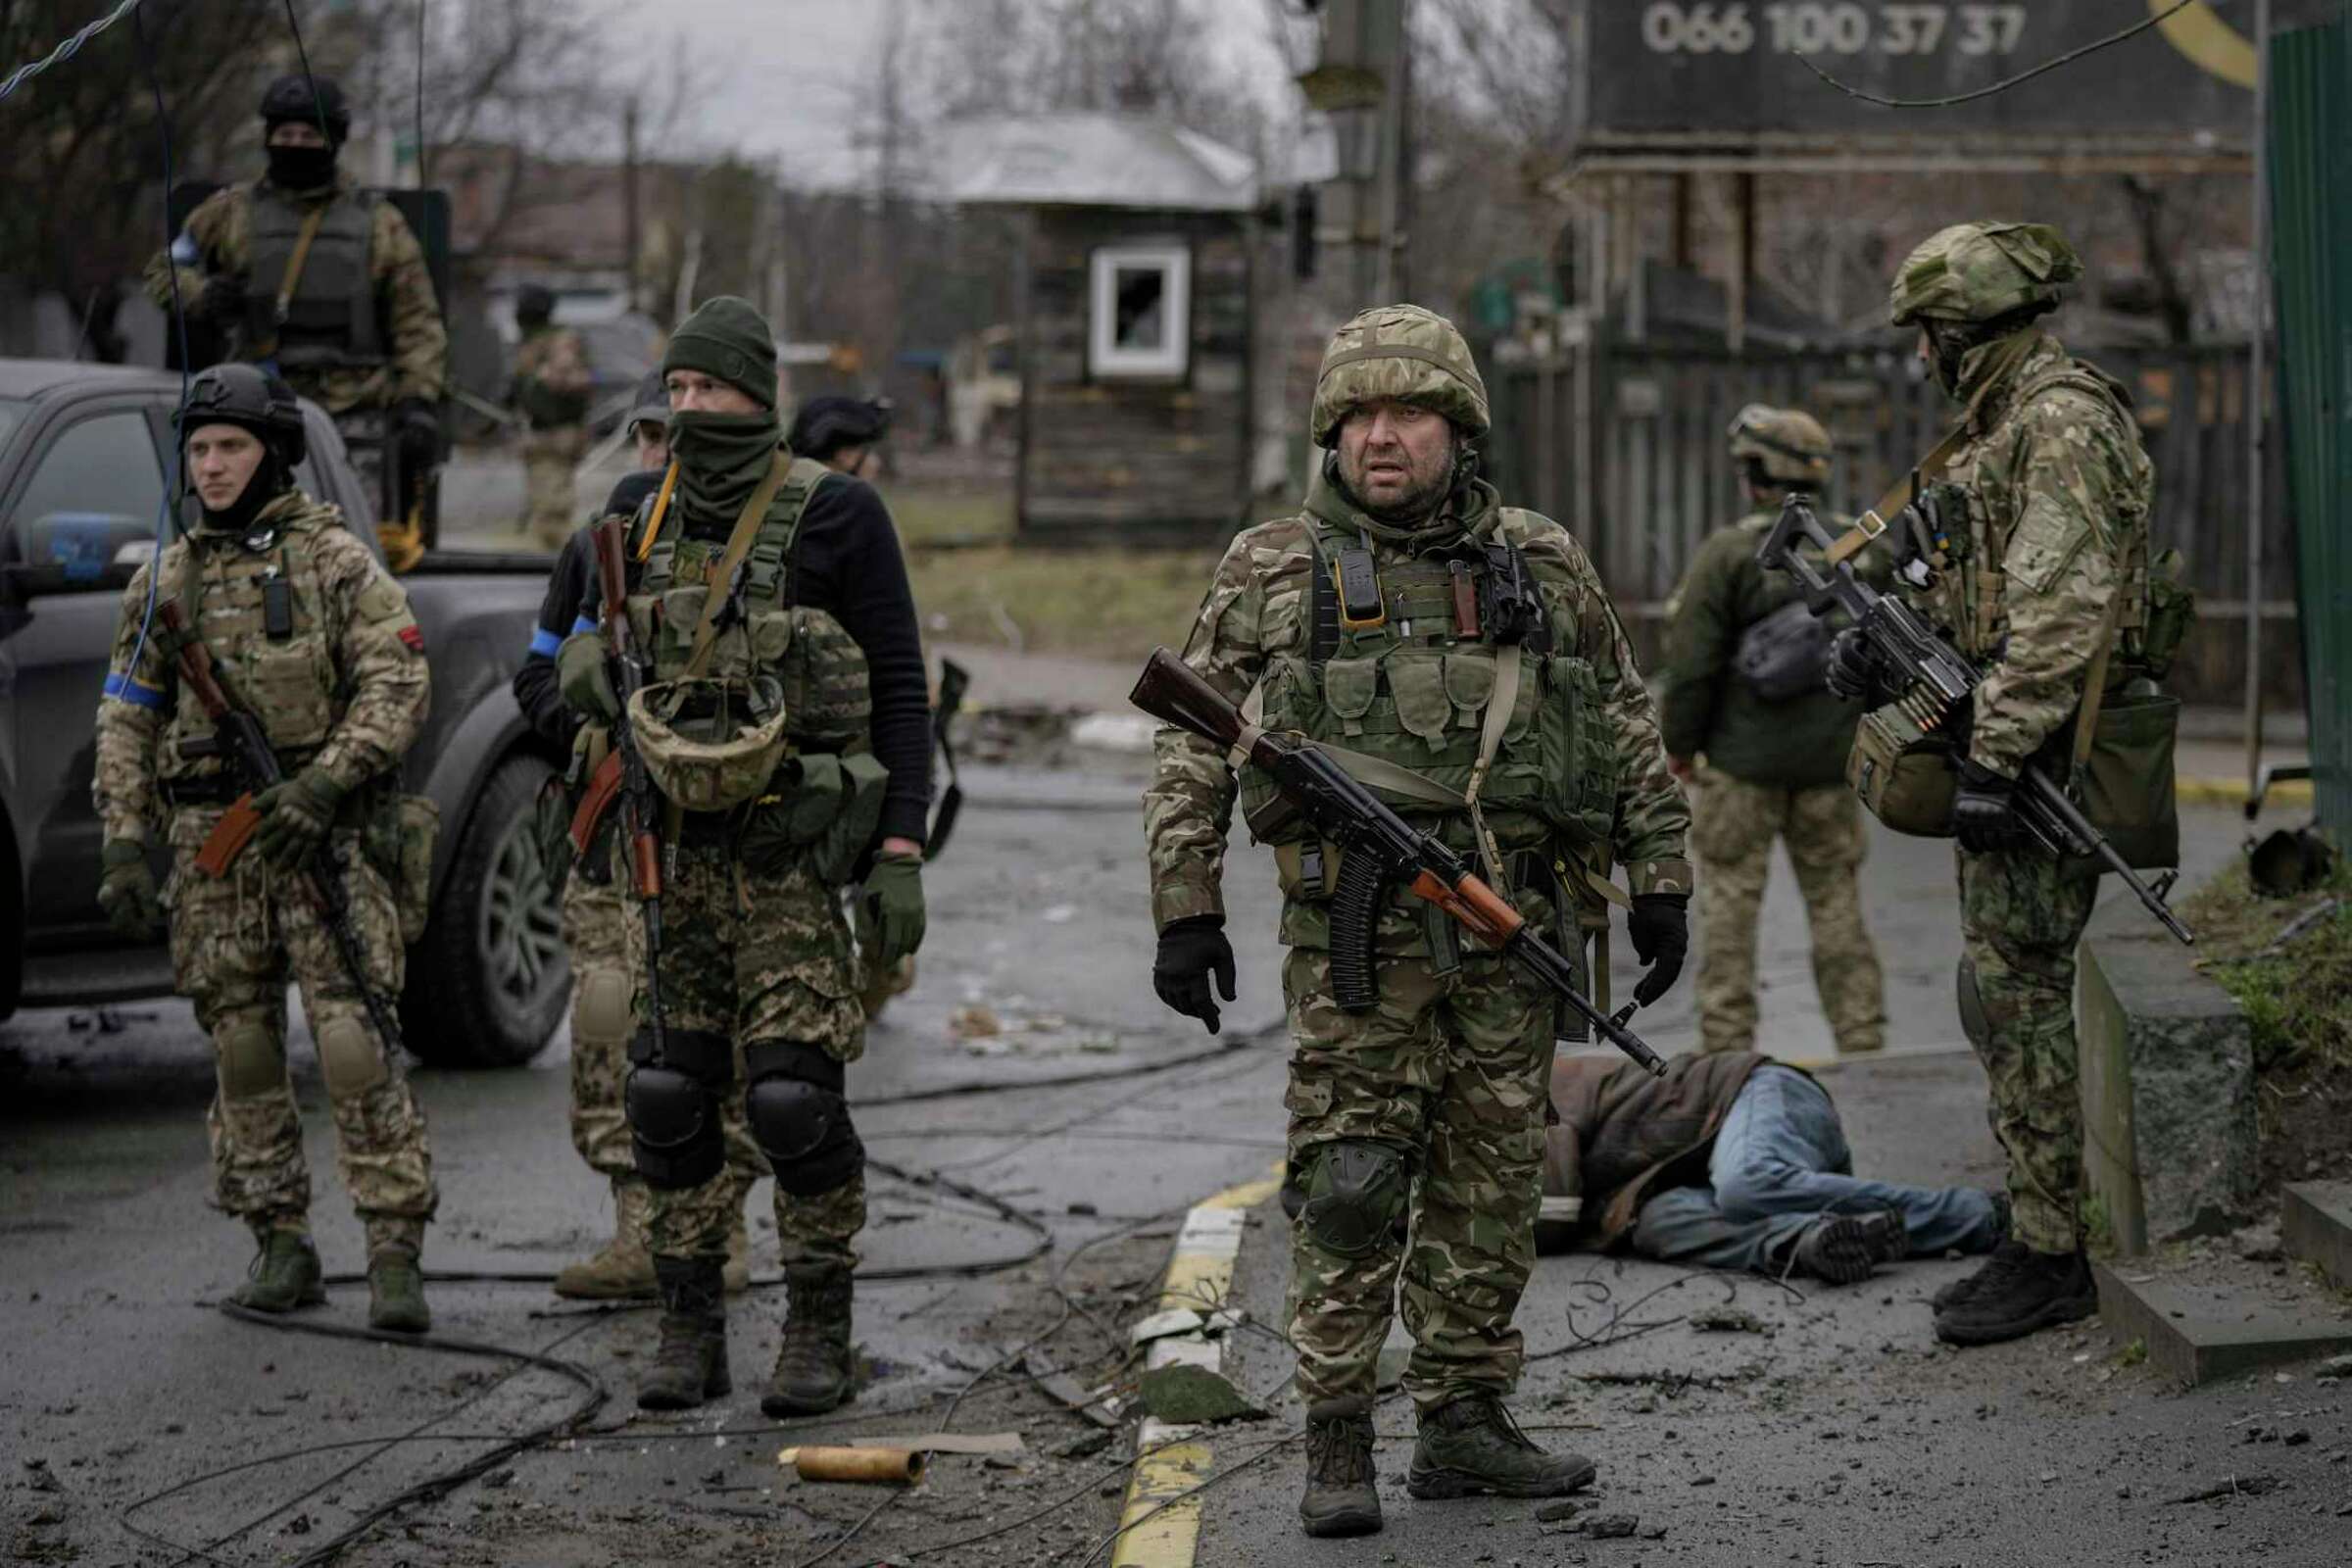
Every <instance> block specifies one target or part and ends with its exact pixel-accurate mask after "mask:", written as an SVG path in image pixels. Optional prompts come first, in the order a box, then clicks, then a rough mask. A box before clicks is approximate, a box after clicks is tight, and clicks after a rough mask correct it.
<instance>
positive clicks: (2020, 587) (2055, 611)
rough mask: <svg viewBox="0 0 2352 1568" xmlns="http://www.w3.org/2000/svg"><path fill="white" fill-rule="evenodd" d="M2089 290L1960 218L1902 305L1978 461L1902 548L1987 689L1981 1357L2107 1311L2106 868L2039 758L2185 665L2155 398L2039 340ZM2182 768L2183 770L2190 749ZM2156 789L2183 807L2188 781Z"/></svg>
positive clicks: (1958, 1305)
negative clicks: (2095, 1235)
mask: <svg viewBox="0 0 2352 1568" xmlns="http://www.w3.org/2000/svg"><path fill="white" fill-rule="evenodd" d="M2081 276H2082V262H2081V261H2080V260H2079V259H2077V257H2076V255H2075V252H2074V248H2073V247H2072V246H2070V245H2068V244H2067V242H2066V240H2065V238H2064V237H2063V236H2061V235H2060V234H2059V233H2058V231H2057V230H2056V229H2053V228H2050V227H2048V226H2047V225H2044V224H2040V223H1960V224H1955V225H1954V226H1952V227H1950V228H1946V229H1943V230H1942V231H1940V232H1939V233H1937V234H1936V235H1935V236H1933V237H1932V238H1930V239H1929V240H1928V241H1927V242H1926V243H1924V244H1922V245H1921V246H1920V247H1919V249H1917V250H1916V251H1913V252H1912V253H1911V255H1910V256H1909V257H1908V258H1907V259H1906V260H1905V261H1904V263H1903V266H1902V269H1901V270H1900V271H1899V272H1898V273H1897V274H1896V276H1895V280H1894V286H1893V289H1892V290H1891V295H1890V298H1889V301H1888V305H1889V310H1888V314H1889V316H1890V318H1891V319H1892V320H1893V323H1894V324H1895V325H1896V326H1916V327H1918V328H1919V329H1920V357H1921V358H1922V359H1923V360H1925V361H1927V362H1928V364H1929V366H1930V367H1931V368H1932V369H1933V370H1934V372H1935V376H1936V383H1937V384H1938V385H1940V386H1941V387H1942V388H1943V390H1944V392H1945V394H1946V395H1947V396H1948V397H1950V398H1951V399H1952V400H1953V402H1954V403H1956V404H1958V405H1959V406H1960V408H1961V409H1962V411H1963V412H1962V416H1961V423H1960V426H1959V430H1958V433H1957V435H1958V439H1957V444H1956V445H1953V446H1951V447H1950V448H1949V450H1948V452H1947V451H1946V450H1945V449H1941V448H1939V449H1938V453H1937V457H1939V458H1940V459H1941V461H1940V462H1938V461H1936V458H1931V459H1930V460H1929V462H1928V463H1927V464H1926V465H1925V466H1926V469H1927V472H1926V473H1925V475H1924V477H1925V478H1926V479H1928V480H1929V481H1931V483H1930V485H1929V487H1928V488H1927V489H1926V490H1925V492H1924V493H1923V495H1922V497H1921V499H1920V500H1919V501H1918V502H1916V503H1914V504H1913V506H1912V507H1911V508H1909V509H1907V510H1906V511H1905V512H1904V513H1903V514H1902V515H1899V516H1898V517H1897V518H1896V519H1895V522H1894V525H1893V526H1892V527H1891V528H1890V529H1889V532H1890V533H1891V534H1893V535H1894V536H1895V537H1896V538H1899V539H1902V540H1904V541H1906V546H1907V547H1906V549H1905V551H1904V553H1903V559H1902V561H1901V563H1900V564H1901V567H1902V577H1903V580H1904V581H1905V582H1906V583H1907V584H1909V585H1910V586H1911V587H1912V588H1913V589H1914V590H1915V591H1914V592H1913V594H1912V596H1911V597H1912V602H1913V604H1914V605H1915V607H1916V608H1917V609H1918V611H1919V613H1920V614H1921V615H1922V616H1923V617H1924V618H1925V619H1926V620H1927V621H1928V622H1929V623H1930V624H1931V625H1933V626H1935V627H1936V628H1937V629H1938V630H1939V631H1940V632H1941V633H1942V634H1943V635H1944V636H1945V637H1947V638H1948V639H1949V640H1950V641H1951V643H1952V645H1953V646H1954V647H1955V648H1957V649H1958V650H1959V651H1960V652H1961V653H1962V654H1963V655H1965V656H1966V657H1967V658H1968V659H1970V660H1971V661H1972V662H1975V663H1976V664H1977V666H1978V667H1979V668H1980V669H1981V670H1983V671H1984V679H1983V681H1982V682H1981V683H1980V684H1979V685H1978V687H1977V689H1976V692H1975V694H1974V696H1973V699H1972V702H1971V708H1970V711H1969V713H1968V714H1967V716H1968V718H1969V719H1970V723H1969V727H1968V729H1967V730H1966V732H1965V736H1966V751H1965V754H1964V755H1963V757H1962V759H1961V761H1960V766H1959V777H1958V781H1957V789H1956V792H1955V795H1954V799H1953V804H1952V809H1951V818H1950V821H1951V831H1952V836H1953V837H1954V838H1956V839H1957V840H1958V841H1959V873H1960V931H1961V951H1962V956H1961V960H1960V975H1959V993H1960V1020H1961V1024H1962V1026H1963V1027H1964V1028H1965V1029H1966V1030H1967V1032H1968V1037H1969V1040H1970V1043H1971V1044H1973V1045H1974V1046H1975V1047H1976V1048H1977V1054H1979V1055H1980V1056H1982V1057H1983V1058H1984V1061H1985V1077H1986V1078H1987V1079H1988V1080H1989V1082H1990V1087H1991V1093H1992V1124H1993V1130H1994V1132H1995V1133H1996V1134H1998V1135H1999V1137H2000V1140H2001V1145H2002V1147H2003V1148H2004V1149H2005V1150H2006V1151H2007V1152H2008V1155H2009V1198H2010V1201H2011V1204H2012V1219H2011V1224H2012V1227H2013V1232H2014V1234H2013V1235H2012V1236H2011V1238H2010V1239H2009V1240H2007V1241H2005V1242H2003V1243H2002V1244H2001V1246H2000V1248H1999V1250H1997V1251H1995V1252H1994V1253H1993V1257H1992V1261H1991V1262H1989V1263H1987V1264H1986V1265H1985V1268H1984V1269H1982V1270H1981V1271H1979V1272H1978V1273H1976V1274H1973V1275H1971V1276H1970V1277H1969V1278H1967V1279H1965V1280H1962V1281H1960V1282H1959V1283H1958V1284H1957V1285H1955V1286H1952V1287H1950V1288H1949V1289H1947V1290H1946V1291H1945V1292H1944V1293H1943V1294H1942V1295H1941V1296H1939V1297H1938V1298H1937V1299H1936V1333H1937V1334H1938V1335H1939V1336H1940V1337H1941V1338H1943V1339H1945V1340H1947V1341H1950V1342H1952V1343H1954V1344H1959V1345H1984V1344H1989V1343H1992V1342H1994V1341H1998V1340H2007V1339H2014V1338H2016V1337H2017V1336H2019V1335H2022V1334H2030V1333H2032V1332H2033V1331H2034V1330H2035V1329H2038V1328H2042V1327H2044V1326H2046V1325H2049V1324H2052V1323H2062V1322H2067V1321H2069V1320H2072V1319H2076V1318H2082V1317H2087V1316H2089V1315H2090V1314H2091V1313H2092V1312H2094V1311H2096V1310H2097V1309H2098V1291H2097V1288H2096V1287H2095V1285H2094V1284H2093V1282H2092V1279H2091V1273H2090V1266H2089V1264H2088V1262H2087V1261H2086V1260H2085V1259H2084V1256H2083V1251H2082V1099H2081V1094H2080V1091H2079V1088H2078V1082H2077V1075H2076V1074H2077V1069H2076V1046H2075V1020H2074V982H2075V947H2076V944H2077V943H2078V942H2079V941H2080V940H2081V939H2082V929H2083V927H2084V926H2085V925H2086V924H2087V923H2088V921H2089V919H2090V910H2091V905H2092V904H2093V902H2094V901H2095V900H2096V897H2097V894H2098V872H2097V869H2096V867H2095V864H2094V863H2093V862H2089V861H2082V860H2074V861H2068V860H2062V859H2059V858H2055V857H2053V856H2050V855H2048V854H2045V853H2043V852H2042V851H2041V849H2040V848H2039V847H2038V846H2037V845H2036V844H2035V843H2034V842H2033V840H2032V838H2031V837H2030V835H2028V834H2027V833H2026V831H2025V830H2024V828H2023V827H2022V826H2021V824H2020V823H2019V821H2018V818H2017V815H2016V812H2015V810H2014V809H2013V804H2014V801H2015V798H2016V793H2017V789H2018V783H2017V781H2018V777H2019V774H2020V772H2021V770H2022V769H2023V768H2024V766H2025V764H2026V763H2027V762H2029V761H2033V762H2035V763H2037V764H2038V765H2040V766H2042V767H2045V768H2047V769H2049V770H2050V771H2051V772H2053V773H2054V774H2056V775H2057V776H2059V777H2065V776H2067V774H2068V773H2069V771H2070V769H2071V768H2072V767H2073V766H2075V765H2079V761H2080V760H2081V759H2082V757H2083V756H2084V755H2086V752H2085V748H2086V746H2087V743H2088V742H2089V741H2090V739H2091V738H2092V737H2093V735H2094V733H2095V729H2094V726H2095V724H2096V714H2097V713H2098V712H2099V711H2101V710H2102V709H2105V710H2108V711H2114V710H2115V709H2117V708H2118V707H2120V706H2121V705H2122V704H2123V703H2124V702H2126V701H2129V700H2131V698H2132V697H2133V696H2134V695H2135V694H2137V693H2138V692H2139V691H2140V690H2142V689H2143V678H2144V677H2147V676H2149V675H2151V674H2160V673H2161V672H2162V668H2163V665H2164V664H2165V663H2166V662H2169V653H2168V652H2166V651H2165V650H2164V649H2163V648H2161V647H2159V646H2158V644H2159V643H2160V642H2161V639H2151V637H2150V635H2149V632H2150V622H2149V615H2148V608H2149V570H2148V515H2149V513H2150V511H2151V509H2152V508H2153V505H2154V501H2155V475H2154V471H2153V469H2152V468H2151V467H2150V466H2149V464H2148V459H2147V454H2146V453H2145V452H2144V451H2142V450H2141V447H2140V440H2139V427H2138V424H2137V422H2136V421H2135V420H2134V419H2133V417H2132V415H2131V399H2130V397H2129V395H2128V394H2126V393H2125V391H2124V389H2123V388H2122V387H2121V386H2119V385H2118V384H2117V383H2116V382H2115V381H2114V380H2113V379H2111V378H2110V377H2108V376H2107V375H2105V374H2103V373H2102V372H2101V371H2099V370H2098V369H2097V368H2095V367H2093V366H2090V365H2088V364H2085V363H2084V362H2082V361H2081V360H2078V359H2076V358H2075V357H2074V356H2072V355H2070V354H2069V353H2067V351H2066V349H2065V347H2064V346H2063V345H2061V344H2060V343H2059V342H2058V340H2057V339H2056V338H2054V337H2052V336H2050V334H2049V333H2048V332H2046V331H2044V330H2042V328H2041V327H2040V326H2039V325H2038V324H2037V322H2038V320H2039V319H2040V318H2041V317H2042V316H2044V315H2046V314H2047V313H2048V312H2050V311H2052V310H2055V309H2056V308H2057V305H2058V299H2059V290H2060V289H2061V288H2062V287H2063V286H2064V285H2066V284H2068V283H2071V282H2073V281H2075V280H2076V279H2077V278H2079V277H2081ZM1830 675H1831V684H1832V686H1833V687H1834V688H1836V689H1837V690H1838V691H1840V692H1842V693H1844V694H1846V695H1848V696H1851V697H1854V698H1856V699H1857V700H1859V701H1861V702H1865V703H1877V702H1883V701H1885V700H1886V697H1887V692H1886V690H1885V684H1886V683H1885V679H1884V675H1883V673H1882V672H1881V671H1880V670H1879V669H1878V667H1877V664H1876V661H1875V659H1874V658H1873V656H1872V655H1871V653H1870V651H1869V650H1868V648H1867V647H1865V646H1863V645H1862V644H1861V642H1860V636H1859V634H1858V633H1856V632H1846V633H1841V634H1840V635H1839V637H1838V643H1837V646H1836V649H1835V651H1834V653H1833V656H1832V661H1831V668H1830ZM2144 689H2145V690H2147V691H2148V692H2151V693H2152V692H2153V687H2152V686H2145V688H2144ZM2143 711H2146V710H2143ZM2156 716H2157V721H2158V722H2159V723H2161V722H2162V713H2161V711H2158V712H2157V714H2156ZM2165 761H2166V763H2167V764H2168V765H2166V766H2165V767H2164V768H2163V769H2162V771H2163V772H2164V773H2165V774H2166V775H2169V773H2170V767H2169V752H2168V753H2167V754H2166V757H2165ZM2149 782H2150V786H2151V793H2155V792H2157V791H2161V794H2162V797H2163V799H2165V800H2169V799H2170V791H2169V789H2163V788H2162V786H2163V785H2164V784H2166V783H2169V777H2167V778H2164V779H2160V780H2150V781H2149Z"/></svg>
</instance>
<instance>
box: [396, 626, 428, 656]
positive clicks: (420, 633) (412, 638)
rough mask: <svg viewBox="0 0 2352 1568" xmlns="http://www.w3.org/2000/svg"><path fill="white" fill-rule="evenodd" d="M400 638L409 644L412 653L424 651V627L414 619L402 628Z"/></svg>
mask: <svg viewBox="0 0 2352 1568" xmlns="http://www.w3.org/2000/svg"><path fill="white" fill-rule="evenodd" d="M400 640H401V641H402V642H404V643H406V644H408V648H409V652H410V653H412V654H421V653H423V652H424V628H423V627H422V626H419V625H417V623H416V622H415V621H413V620H412V621H410V622H409V623H408V624H407V625H406V626H403V627H401V628H400Z"/></svg>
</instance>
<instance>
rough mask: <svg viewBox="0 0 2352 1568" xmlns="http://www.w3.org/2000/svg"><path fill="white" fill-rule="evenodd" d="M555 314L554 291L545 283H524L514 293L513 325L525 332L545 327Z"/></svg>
mask: <svg viewBox="0 0 2352 1568" xmlns="http://www.w3.org/2000/svg"><path fill="white" fill-rule="evenodd" d="M555 314H556V295H555V291H554V290H553V289H551V288H549V287H548V286H547V285H546V284H545V283H525V284H523V285H522V286H521V287H520V288H517V289H516V290H515V325H517V326H519V327H521V328H523V329H524V330H525V331H528V330H530V329H531V328H532V327H535V326H545V325H546V324H547V323H548V320H549V319H550V318H552V317H553V316H554V315H555Z"/></svg>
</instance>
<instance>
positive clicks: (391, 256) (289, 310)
mask: <svg viewBox="0 0 2352 1568" xmlns="http://www.w3.org/2000/svg"><path fill="white" fill-rule="evenodd" d="M261 113H262V123H263V126H264V136H265V151H266V152H267V153H268V154H269V159H270V172H269V173H268V174H267V175H266V176H264V177H263V178H261V179H258V180H248V181H246V182H244V183H242V184H236V185H231V186H229V187H227V188H226V189H225V190H221V191H219V192H217V193H215V194H214V195H213V196H212V197H210V198H209V199H207V200H206V201H205V202H204V204H203V205H202V206H200V207H198V208H197V209H196V210H195V211H194V212H193V213H190V214H189V215H188V221H187V223H186V224H185V226H184V227H182V228H181V230H180V232H179V235H178V237H177V238H176V239H174V240H173V241H172V248H171V249H170V250H168V251H162V252H158V253H157V255H156V257H155V259H154V260H153V261H152V262H150V263H148V264H147V293H148V295H149V297H150V298H152V299H153V300H154V301H155V303H156V304H157V305H158V306H159V307H160V308H162V309H164V310H166V311H170V310H171V309H172V304H173V298H174V291H175V288H176V296H177V299H178V302H179V304H180V305H181V306H182V307H183V308H184V309H185V310H186V311H187V312H188V314H189V315H190V316H191V317H193V318H195V319H198V320H201V321H206V322H209V323H211V324H212V325H213V326H214V327H215V328H217V329H218V330H220V331H221V332H222V333H224V334H225V336H226V341H227V344H228V353H227V357H228V358H230V359H237V360H246V361H250V362H253V363H255V364H259V365H261V366H263V367H265V368H268V369H270V371H272V372H273V373H275V374H277V375H280V376H283V377H284V378H285V381H286V384H287V385H289V386H291V387H292V388H293V389H294V390H295V391H296V392H299V393H301V394H302V395H303V396H304V397H307V398H309V399H311V400H312V401H313V402H315V403H317V404H318V405H319V407H320V408H322V409H324V410H326V412H327V413H328V414H330V415H332V416H334V419H335V423H336V425H337V426H338V427H340V428H341V430H342V431H343V435H344V438H345V440H346V442H347V443H348V444H349V446H350V449H351V458H352V462H353V463H354V464H355V465H356V466H358V467H359V469H360V471H361V472H362V473H363V474H365V475H367V477H368V480H369V482H370V483H371V484H372V485H373V486H374V487H375V490H376V494H377V496H378V497H379V500H378V503H377V505H378V507H379V508H380V509H381V511H382V515H383V516H384V518H386V519H387V520H390V519H395V518H397V517H399V516H401V515H405V513H406V512H407V511H408V506H407V499H408V498H409V497H411V496H412V494H413V492H414V489H415V486H416V484H417V482H419V481H420V480H421V478H422V476H423V475H424V474H426V473H427V472H429V471H430V470H431V468H432V466H433V465H434V464H435V463H437V462H439V461H440V449H441V423H440V417H439V415H438V414H437V413H436V412H435V411H436V409H437V407H438V405H439V404H440V401H441V396H442V389H443V384H444V381H445V379H446V377H447V374H448V368H449V336H448V333H447V331H446V330H445V329H444V327H443V325H442V321H441V306H440V303H439V301H438V300H437V299H436V298H435V297H434V293H433V279H432V274H431V272H430V271H429V270H427V268H426V266H425V259H424V251H423V249H422V248H421V247H420V246H418V244H417V236H416V234H415V233H414V232H413V231H412V230H411V229H410V227H409V224H408V221H407V220H406V219H404V218H402V217H401V216H400V211H399V209H397V208H395V207H394V206H393V205H392V204H391V203H390V202H387V201H385V200H384V199H383V198H382V197H381V196H380V195H378V194H376V193H375V192H372V191H366V190H362V189H361V188H360V187H359V186H358V185H357V184H355V183H354V182H353V181H352V179H351V178H350V176H348V175H345V174H341V173H338V172H336V170H335V156H336V154H337V152H339V151H340V150H341V148H342V145H343V142H344V141H345V139H346V138H348V137H349V136H350V134H351V115H350V112H349V110H347V109H346V108H345V106H344V100H343V90H342V88H341V87H339V86H337V85H336V84H335V82H334V81H333V80H332V79H331V78H329V77H325V76H320V77H318V78H316V85H315V88H314V80H313V78H312V77H310V76H308V75H293V76H281V77H279V78H278V79H277V80H276V81H274V82H271V83H270V89H269V90H268V91H267V92H265V93H264V94H263V95H262V105H261ZM387 446H389V447H390V448H391V449H392V451H393V452H394V453H395V454H396V455H397V456H398V459H399V463H398V466H397V477H398V478H399V479H400V480H401V486H400V488H399V489H398V491H397V493H395V492H394V491H393V490H391V489H389V488H387V486H386V483H385V481H386V479H387V477H388V476H387V475H386V473H385V472H384V466H385V465H384V459H385V449H386V447H387Z"/></svg>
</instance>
